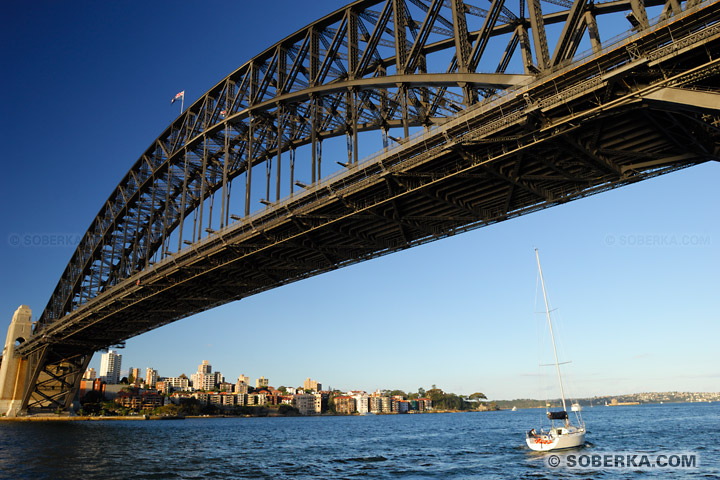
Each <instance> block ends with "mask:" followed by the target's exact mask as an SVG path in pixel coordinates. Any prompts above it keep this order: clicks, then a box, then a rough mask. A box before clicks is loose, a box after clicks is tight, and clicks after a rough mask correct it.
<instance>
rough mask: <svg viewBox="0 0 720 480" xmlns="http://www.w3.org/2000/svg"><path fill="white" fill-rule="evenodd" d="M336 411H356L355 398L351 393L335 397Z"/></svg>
mask: <svg viewBox="0 0 720 480" xmlns="http://www.w3.org/2000/svg"><path fill="white" fill-rule="evenodd" d="M335 412H337V413H348V414H349V413H355V399H354V398H353V397H351V396H349V395H343V396H340V397H335Z"/></svg>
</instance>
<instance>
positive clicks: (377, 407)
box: [368, 395, 382, 413]
mask: <svg viewBox="0 0 720 480" xmlns="http://www.w3.org/2000/svg"><path fill="white" fill-rule="evenodd" d="M368 408H369V409H370V412H371V413H381V412H382V397H376V396H375V395H373V396H372V397H370V398H369V400H368Z"/></svg>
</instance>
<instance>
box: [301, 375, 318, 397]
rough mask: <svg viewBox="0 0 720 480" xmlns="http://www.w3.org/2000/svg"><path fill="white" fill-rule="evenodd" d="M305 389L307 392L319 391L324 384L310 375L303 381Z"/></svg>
mask: <svg viewBox="0 0 720 480" xmlns="http://www.w3.org/2000/svg"><path fill="white" fill-rule="evenodd" d="M303 390H305V393H308V392H310V391H313V392H319V391H320V390H322V384H321V383H320V382H318V381H317V380H311V379H310V377H308V378H307V380H305V382H303Z"/></svg>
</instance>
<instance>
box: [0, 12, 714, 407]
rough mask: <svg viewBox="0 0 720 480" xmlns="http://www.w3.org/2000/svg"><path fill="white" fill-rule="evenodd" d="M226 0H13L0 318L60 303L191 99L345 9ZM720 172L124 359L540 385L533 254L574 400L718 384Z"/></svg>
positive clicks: (392, 270)
mask: <svg viewBox="0 0 720 480" xmlns="http://www.w3.org/2000/svg"><path fill="white" fill-rule="evenodd" d="M476 3H480V2H476ZM98 5H101V6H98ZM209 5H210V7H207V6H206V4H201V3H200V2H193V3H191V2H181V3H178V2H146V3H143V4H140V3H120V2H102V4H98V3H97V2H72V3H68V2H54V1H38V2H25V3H15V4H9V5H6V6H5V8H4V15H3V16H2V17H0V27H1V28H0V36H1V39H2V42H1V43H0V49H1V58H2V69H3V72H4V74H3V75H2V76H1V77H0V86H1V87H2V88H0V95H2V104H1V105H2V110H1V111H0V122H2V124H1V125H0V140H1V141H2V146H3V149H2V157H1V158H2V167H3V179H4V182H3V188H2V189H0V204H1V205H3V207H2V210H1V213H0V215H1V217H0V220H1V221H0V292H1V293H0V312H2V313H1V314H2V316H3V317H2V320H0V325H3V326H4V325H7V324H8V323H9V321H10V319H11V317H12V313H13V312H14V310H15V309H16V308H17V306H18V305H20V304H27V305H29V306H30V307H31V308H32V310H33V313H34V315H39V314H40V313H41V312H42V309H43V308H44V307H45V304H46V303H47V300H48V298H49V296H50V293H51V291H52V289H53V288H54V287H55V284H56V283H57V280H58V278H59V276H60V273H61V272H62V270H63V269H64V267H65V265H66V263H67V261H68V260H69V258H70V256H71V255H72V252H73V250H74V248H75V246H76V243H75V240H76V239H77V237H79V236H81V235H82V234H83V233H84V232H85V230H86V229H87V227H88V225H89V224H90V222H91V220H92V218H93V216H94V215H95V214H96V213H97V212H98V210H99V209H100V206H101V205H102V202H104V201H105V200H106V199H107V197H108V195H109V194H110V193H111V191H112V190H113V189H114V188H115V187H116V185H117V183H118V181H119V180H120V178H121V177H122V175H124V174H125V173H126V172H127V170H128V169H129V168H130V166H131V165H132V164H133V162H134V161H135V160H136V159H137V158H138V156H139V155H140V154H141V153H142V152H143V151H144V150H145V149H146V148H147V146H148V145H150V143H151V142H152V141H153V140H154V139H155V137H156V136H157V135H159V134H160V133H161V131H162V130H163V129H164V128H165V127H166V126H167V124H168V123H169V122H170V121H171V120H172V119H174V118H175V116H177V115H178V113H179V106H178V105H177V104H175V105H173V106H171V105H170V99H171V98H172V97H173V96H174V95H175V94H176V93H177V92H179V91H180V90H185V91H186V94H187V98H186V105H187V103H188V102H190V101H194V100H195V99H197V98H198V97H199V96H201V95H202V94H203V93H204V92H205V91H206V90H208V89H209V88H210V87H212V86H213V85H215V84H216V83H217V82H218V81H220V80H221V79H222V78H223V77H224V76H226V75H227V74H229V73H230V72H231V71H233V70H235V69H236V68H237V67H239V66H240V65H241V64H243V63H244V62H245V61H247V60H248V59H249V58H250V57H252V56H253V55H255V54H257V53H259V52H260V51H261V50H264V49H265V48H267V47H269V46H270V45H272V44H273V43H274V42H276V41H278V40H279V39H280V38H282V37H284V36H286V35H288V34H290V33H292V32H293V31H295V30H297V29H299V28H302V27H303V26H305V25H306V24H308V23H310V22H311V21H313V20H315V19H317V18H320V17H321V16H323V15H324V14H326V13H329V12H330V11H332V10H333V9H334V8H336V6H337V5H339V3H338V2H331V1H313V2H312V3H308V2H275V3H274V5H277V15H275V16H274V17H273V18H272V20H268V13H267V12H265V11H264V9H263V8H262V4H259V3H257V2H212V3H210V4H209ZM719 174H720V165H718V164H717V163H714V164H706V165H702V166H699V167H694V168H691V169H686V170H684V171H681V172H677V173H674V174H671V175H667V176H665V177H660V178H656V179H653V180H649V181H646V182H642V183H640V184H636V185H633V186H631V187H626V188H622V189H618V190H615V191H612V192H608V193H604V194H601V195H598V196H594V197H590V198H586V199H583V200H580V201H576V202H572V203H570V204H567V205H563V206H561V207H555V208H552V209H549V210H546V211H543V212H540V213H535V214H532V215H530V216H526V217H523V218H519V219H515V220H512V221H510V222H505V223H502V224H498V225H495V226H492V227H488V228H484V229H480V230H477V231H474V232H470V233H467V234H463V235H459V236H456V237H452V238H448V239H446V240H442V241H439V242H435V243H432V244H428V245H425V246H421V247H417V248H414V249H411V250H407V251H404V252H400V253H397V254H394V255H391V256H387V257H383V258H380V259H377V260H372V261H370V262H366V263H363V264H360V265H355V266H352V267H348V268H345V269H341V270H338V271H334V272H331V273H328V274H325V275H322V276H319V277H316V278H312V279H308V280H304V281H302V282H299V283H295V284H293V285H289V286H285V287H281V288H278V289H275V290H272V291H270V292H266V293H263V294H260V295H257V296H255V297H251V298H248V299H244V300H242V301H240V302H236V303H233V304H229V305H225V306H223V307H220V308H216V309H214V310H211V311H209V312H205V313H203V314H200V315H196V316H193V317H190V318H187V319H184V320H181V321H179V322H176V323H174V324H172V325H169V326H165V327H162V328H160V329H157V330H155V331H153V332H150V333H147V334H145V335H142V336H140V337H136V338H134V339H131V340H130V341H128V342H127V347H126V348H125V349H123V350H122V351H121V352H120V353H121V354H122V355H123V368H124V369H127V368H128V367H130V366H133V367H140V368H142V369H144V368H145V367H148V366H152V367H153V368H156V369H157V370H158V371H159V373H160V375H161V376H174V375H179V374H180V373H183V372H184V373H186V374H190V373H192V372H193V371H195V370H196V369H197V366H198V364H199V363H200V362H201V361H202V360H205V359H207V360H210V362H211V364H212V365H213V366H214V368H215V369H216V370H220V371H221V372H223V373H224V374H225V376H226V378H227V379H228V380H230V381H234V380H235V379H236V378H237V376H238V375H239V374H241V373H242V374H247V375H249V376H250V377H251V378H253V379H254V378H257V377H259V376H261V375H263V376H265V377H267V378H269V379H270V383H271V384H272V385H274V386H279V385H300V384H301V383H302V381H303V380H304V379H305V378H306V377H308V376H310V377H312V378H314V379H318V380H320V381H321V382H322V383H323V384H324V385H325V386H332V387H337V388H343V389H349V388H362V389H366V390H374V389H376V388H400V389H404V390H412V391H414V390H416V389H417V388H418V387H424V388H429V387H430V386H431V385H433V384H436V385H437V386H439V387H441V388H443V389H445V390H446V391H454V392H457V393H472V392H474V391H482V392H484V393H486V394H487V395H488V397H490V398H497V399H502V398H516V397H542V396H543V395H544V393H543V392H544V389H545V388H548V387H552V384H551V383H552V380H551V379H550V380H547V379H545V380H541V379H540V376H539V373H538V372H539V371H540V369H538V367H537V364H538V363H539V361H541V362H544V361H546V360H549V358H546V357H547V355H544V356H540V355H539V354H538V351H539V350H540V349H539V338H543V337H544V335H543V332H544V330H543V328H544V327H543V323H542V322H543V317H542V316H541V315H537V314H536V313H535V312H536V311H539V310H540V309H541V306H542V304H541V303H540V302H539V303H537V305H536V304H535V299H536V297H535V296H536V278H537V277H536V265H535V258H534V252H533V248H534V247H537V248H539V249H540V252H541V259H542V261H543V268H544V269H545V275H546V281H547V282H548V286H549V291H550V298H551V302H552V304H553V306H555V307H558V310H557V314H558V317H559V318H558V320H559V329H560V337H561V340H562V349H561V356H562V357H563V359H571V360H572V361H573V363H572V364H571V366H569V367H568V368H567V369H566V371H567V372H568V376H569V377H570V378H569V382H568V383H569V384H570V385H569V389H570V391H571V393H574V394H575V395H579V396H585V395H596V394H617V393H629V392H636V391H653V390H697V391H710V390H713V391H717V390H718V385H720V367H718V365H720V353H718V351H719V349H718V348H717V339H718V338H720V322H719V321H718V320H720V318H719V317H720V313H718V312H720V300H719V297H718V293H717V292H719V291H720V275H719V274H718V272H719V271H720V222H718V214H717V212H718V210H720V194H719V193H718V190H717V180H718V175H719ZM18 238H19V239H21V245H19V246H16V245H15V239H18ZM45 239H53V241H54V242H55V243H56V244H55V245H42V244H38V242H39V243H42V242H43V241H44V240H45ZM25 242H27V244H26V243H25ZM58 242H60V243H70V245H57V243H58ZM91 365H93V366H95V368H96V369H97V368H99V354H98V355H96V356H95V358H94V359H93V362H92V364H91Z"/></svg>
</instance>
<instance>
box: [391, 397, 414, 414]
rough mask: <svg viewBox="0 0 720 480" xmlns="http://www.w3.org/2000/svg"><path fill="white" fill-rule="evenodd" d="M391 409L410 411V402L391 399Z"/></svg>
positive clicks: (402, 411) (397, 411) (403, 411)
mask: <svg viewBox="0 0 720 480" xmlns="http://www.w3.org/2000/svg"><path fill="white" fill-rule="evenodd" d="M393 411H394V412H396V413H408V411H410V402H409V401H408V400H396V399H393Z"/></svg>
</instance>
